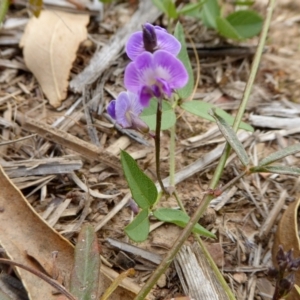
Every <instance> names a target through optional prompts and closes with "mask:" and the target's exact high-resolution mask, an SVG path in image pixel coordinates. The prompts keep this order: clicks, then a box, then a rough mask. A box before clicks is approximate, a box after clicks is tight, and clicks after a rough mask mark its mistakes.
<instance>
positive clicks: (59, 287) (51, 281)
mask: <svg viewBox="0 0 300 300" xmlns="http://www.w3.org/2000/svg"><path fill="white" fill-rule="evenodd" d="M0 263H2V264H8V265H12V266H16V267H19V268H22V269H24V270H26V271H28V272H30V273H32V274H34V275H35V276H37V277H39V278H41V279H42V280H44V281H46V282H47V283H48V284H50V285H51V286H53V287H54V288H55V289H57V290H58V291H60V292H61V293H62V294H64V295H65V296H66V297H67V298H68V299H70V300H76V299H75V298H74V296H73V295H71V294H70V293H69V292H68V291H67V290H66V289H65V288H64V287H63V286H62V285H61V284H60V283H59V282H58V281H56V280H54V279H52V278H50V277H49V276H47V275H45V274H44V273H42V272H40V271H38V270H36V269H33V268H31V267H27V266H25V265H23V264H21V263H18V262H15V261H12V260H9V259H5V258H0Z"/></svg>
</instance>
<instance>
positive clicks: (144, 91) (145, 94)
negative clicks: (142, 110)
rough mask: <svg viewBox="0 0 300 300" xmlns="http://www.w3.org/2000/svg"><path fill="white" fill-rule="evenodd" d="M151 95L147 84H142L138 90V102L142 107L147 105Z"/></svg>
mask: <svg viewBox="0 0 300 300" xmlns="http://www.w3.org/2000/svg"><path fill="white" fill-rule="evenodd" d="M152 97H153V94H152V90H151V88H150V87H149V86H143V87H142V88H141V90H140V92H139V98H140V103H141V105H143V106H144V107H147V106H149V102H150V99H151V98H152Z"/></svg>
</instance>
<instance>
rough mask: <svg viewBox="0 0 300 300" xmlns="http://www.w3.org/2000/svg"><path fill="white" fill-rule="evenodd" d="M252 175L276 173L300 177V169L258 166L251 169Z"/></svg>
mask: <svg viewBox="0 0 300 300" xmlns="http://www.w3.org/2000/svg"><path fill="white" fill-rule="evenodd" d="M250 171H251V172H252V173H259V172H265V173H275V174H284V175H296V176H299V175H300V168H296V167H289V166H274V165H273V166H257V167H253V168H251V169H250Z"/></svg>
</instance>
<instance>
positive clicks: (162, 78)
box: [124, 50, 188, 106]
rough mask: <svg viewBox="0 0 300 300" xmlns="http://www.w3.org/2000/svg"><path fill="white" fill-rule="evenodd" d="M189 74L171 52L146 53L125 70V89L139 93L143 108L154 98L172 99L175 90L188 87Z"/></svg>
mask: <svg viewBox="0 0 300 300" xmlns="http://www.w3.org/2000/svg"><path fill="white" fill-rule="evenodd" d="M187 81H188V73H187V71H186V69H185V67H184V65H183V64H182V62H181V61H180V60H179V59H177V58H176V57H175V56H173V55H171V54H170V53H169V52H167V51H164V50H158V51H155V52H154V53H153V54H152V53H150V52H144V53H142V54H140V55H139V56H138V57H137V58H136V60H135V61H133V62H131V63H130V64H129V65H128V66H127V67H126V69H125V75H124V84H125V87H126V88H127V89H128V90H129V91H131V92H133V93H137V94H138V95H139V98H140V102H141V104H142V105H143V106H148V104H149V100H150V99H151V98H152V97H164V96H165V95H166V96H167V97H170V96H171V94H172V92H173V90H174V89H180V88H182V87H184V86H185V85H186V83H187Z"/></svg>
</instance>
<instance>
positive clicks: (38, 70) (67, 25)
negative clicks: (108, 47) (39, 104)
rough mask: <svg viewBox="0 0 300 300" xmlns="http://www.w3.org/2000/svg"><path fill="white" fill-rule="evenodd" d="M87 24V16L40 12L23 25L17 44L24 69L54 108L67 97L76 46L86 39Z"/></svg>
mask: <svg viewBox="0 0 300 300" xmlns="http://www.w3.org/2000/svg"><path fill="white" fill-rule="evenodd" d="M88 22H89V16H88V15H80V14H70V13H65V12H60V11H53V10H52V11H48V10H43V11H42V12H41V14H40V16H39V18H35V17H32V18H31V19H30V21H29V22H28V24H27V26H26V29H25V32H24V34H23V36H22V39H21V42H20V47H23V48H24V49H23V54H24V60H25V63H26V66H27V67H28V69H29V70H30V71H31V72H32V73H33V74H34V76H35V77H36V79H37V81H38V82H39V84H40V85H41V87H42V89H43V92H44V93H45V95H46V97H47V98H48V100H49V102H50V104H51V105H52V106H54V107H58V106H60V104H61V101H62V100H63V99H65V98H66V95H67V88H68V78H69V73H70V70H71V68H72V63H73V61H74V60H75V58H76V51H77V48H78V46H79V44H80V43H81V42H82V41H84V40H85V39H86V38H87V29H86V25H87V24H88Z"/></svg>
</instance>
